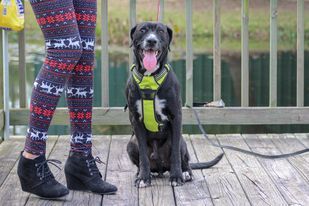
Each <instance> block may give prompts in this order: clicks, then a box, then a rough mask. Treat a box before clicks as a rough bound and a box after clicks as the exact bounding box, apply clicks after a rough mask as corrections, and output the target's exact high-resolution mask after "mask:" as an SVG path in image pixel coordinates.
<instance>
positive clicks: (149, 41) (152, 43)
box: [146, 38, 157, 45]
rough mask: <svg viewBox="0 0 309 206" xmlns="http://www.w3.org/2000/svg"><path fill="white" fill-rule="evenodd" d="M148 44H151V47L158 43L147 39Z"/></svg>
mask: <svg viewBox="0 0 309 206" xmlns="http://www.w3.org/2000/svg"><path fill="white" fill-rule="evenodd" d="M146 42H147V44H149V45H155V44H156V43H157V40H156V39H153V38H151V39H147V40H146Z"/></svg>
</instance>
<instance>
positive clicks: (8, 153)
mask: <svg viewBox="0 0 309 206" xmlns="http://www.w3.org/2000/svg"><path fill="white" fill-rule="evenodd" d="M24 142H25V138H24V137H17V136H14V137H11V138H10V139H8V140H6V141H4V142H2V143H1V144H0V186H1V185H2V184H3V182H4V181H5V179H6V178H7V176H8V175H9V173H10V171H11V170H12V168H13V167H14V165H15V163H16V161H17V159H18V157H19V154H20V151H21V150H22V148H23V146H24V144H25V143H24Z"/></svg>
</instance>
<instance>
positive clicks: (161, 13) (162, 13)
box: [158, 0, 164, 22]
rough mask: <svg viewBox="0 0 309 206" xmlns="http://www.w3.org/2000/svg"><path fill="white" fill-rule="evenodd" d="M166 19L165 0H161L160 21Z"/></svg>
mask: <svg viewBox="0 0 309 206" xmlns="http://www.w3.org/2000/svg"><path fill="white" fill-rule="evenodd" d="M163 19H164V0H160V5H159V18H158V21H159V22H163Z"/></svg>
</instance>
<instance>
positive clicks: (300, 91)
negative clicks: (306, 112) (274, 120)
mask: <svg viewBox="0 0 309 206" xmlns="http://www.w3.org/2000/svg"><path fill="white" fill-rule="evenodd" d="M296 98H297V101H296V102H297V106H298V107H303V106H304V0H298V1H297V97H296Z"/></svg>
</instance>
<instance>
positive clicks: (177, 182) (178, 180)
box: [170, 171, 184, 187]
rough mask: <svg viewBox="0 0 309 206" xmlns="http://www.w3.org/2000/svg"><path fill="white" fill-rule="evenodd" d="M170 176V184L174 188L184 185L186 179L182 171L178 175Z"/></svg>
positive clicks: (172, 174)
mask: <svg viewBox="0 0 309 206" xmlns="http://www.w3.org/2000/svg"><path fill="white" fill-rule="evenodd" d="M170 175H171V176H170V182H171V185H172V186H173V187H176V186H181V185H183V184H184V179H183V176H182V173H181V171H180V172H177V173H171V174H170Z"/></svg>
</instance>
